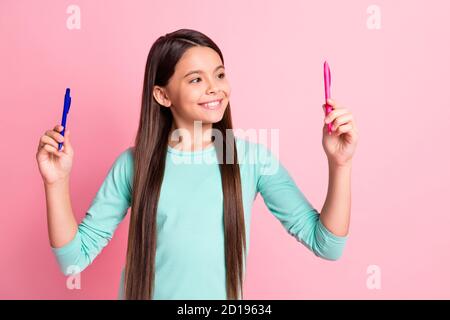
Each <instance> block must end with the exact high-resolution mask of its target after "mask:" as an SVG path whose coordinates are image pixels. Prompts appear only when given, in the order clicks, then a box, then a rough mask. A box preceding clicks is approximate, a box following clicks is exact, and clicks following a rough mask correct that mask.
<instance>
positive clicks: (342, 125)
mask: <svg viewBox="0 0 450 320" xmlns="http://www.w3.org/2000/svg"><path fill="white" fill-rule="evenodd" d="M328 105H330V106H331V107H332V108H333V110H332V111H331V112H330V113H329V114H328V116H326V117H325V120H324V126H323V130H322V131H323V137H322V146H323V148H324V150H325V153H326V155H327V157H328V162H329V163H330V164H333V165H337V166H345V165H351V160H352V157H353V154H354V153H355V150H356V145H357V143H358V129H357V128H356V124H355V120H354V118H353V115H352V113H351V112H350V111H349V110H347V109H346V108H345V107H343V106H341V105H339V104H337V103H336V102H335V101H334V100H332V99H328ZM322 108H323V110H324V112H325V105H322ZM330 122H331V124H332V127H331V135H329V134H328V128H327V126H328V123H330Z"/></svg>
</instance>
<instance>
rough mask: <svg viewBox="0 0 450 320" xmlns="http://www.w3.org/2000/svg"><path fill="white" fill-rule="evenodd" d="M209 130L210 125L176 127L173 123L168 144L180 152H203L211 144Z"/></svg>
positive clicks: (197, 123)
mask: <svg viewBox="0 0 450 320" xmlns="http://www.w3.org/2000/svg"><path fill="white" fill-rule="evenodd" d="M211 129H212V124H211V123H203V122H195V123H194V122H193V123H192V124H190V125H185V124H183V125H178V124H177V123H176V121H173V122H172V127H171V129H170V134H169V141H168V144H169V146H170V147H172V148H174V149H177V150H180V151H199V150H203V149H205V148H208V147H210V146H211V145H212V144H213V142H212V134H211V133H212V131H211Z"/></svg>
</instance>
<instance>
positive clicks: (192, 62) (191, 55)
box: [175, 46, 222, 76]
mask: <svg viewBox="0 0 450 320" xmlns="http://www.w3.org/2000/svg"><path fill="white" fill-rule="evenodd" d="M221 64H222V60H221V59H220V56H219V55H218V54H217V52H216V51H214V50H213V49H211V48H209V47H198V46H195V47H191V48H189V49H187V50H186V52H185V53H184V54H183V56H182V57H181V59H180V60H179V61H178V63H177V65H176V67H175V72H179V73H183V74H182V76H183V75H184V74H185V73H187V72H189V71H192V70H202V71H204V72H210V71H213V70H214V69H215V68H216V67H217V66H218V65H221Z"/></svg>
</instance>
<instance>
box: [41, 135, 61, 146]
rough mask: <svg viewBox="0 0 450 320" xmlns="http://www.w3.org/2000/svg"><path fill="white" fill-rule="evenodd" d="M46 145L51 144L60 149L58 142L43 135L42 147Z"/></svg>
mask: <svg viewBox="0 0 450 320" xmlns="http://www.w3.org/2000/svg"><path fill="white" fill-rule="evenodd" d="M45 144H49V145H51V146H53V147H55V148H58V142H56V141H55V140H54V139H53V138H51V137H49V136H47V135H43V136H42V138H41V146H44V145H45Z"/></svg>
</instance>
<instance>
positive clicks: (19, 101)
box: [0, 0, 450, 299]
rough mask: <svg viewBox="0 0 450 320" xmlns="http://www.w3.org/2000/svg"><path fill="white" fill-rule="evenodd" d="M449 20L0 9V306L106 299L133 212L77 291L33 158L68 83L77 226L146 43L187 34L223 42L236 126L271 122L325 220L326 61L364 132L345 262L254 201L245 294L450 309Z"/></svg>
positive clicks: (409, 14) (339, 11) (168, 7)
mask: <svg viewBox="0 0 450 320" xmlns="http://www.w3.org/2000/svg"><path fill="white" fill-rule="evenodd" d="M449 12H450V3H449V2H448V1H445V0H442V1H431V2H430V1H387V0H379V1H376V2H372V1H361V0H353V1H350V0H348V1H339V2H337V1H331V0H329V1H298V0H296V1H294V0H292V1H287V0H281V1H261V0H245V1H216V0H214V1H211V0H203V1H194V0H190V1H132V2H130V1H82V0H77V1H56V0H54V1H16V0H14V1H13V0H9V1H5V0H3V1H1V2H0V39H1V41H0V46H1V48H0V70H1V71H0V87H1V89H0V110H1V114H0V130H1V132H0V136H1V137H2V139H1V140H2V142H1V157H0V165H1V182H2V184H1V187H0V188H1V190H0V194H1V201H0V206H1V207H0V211H1V215H0V246H1V255H0V259H1V261H0V274H1V276H0V298H3V299H17V298H24V299H52V298H56V299H98V298H100V299H116V297H117V292H118V288H119V280H120V272H121V269H122V267H123V265H124V262H125V253H126V244H127V233H128V224H129V215H128V216H127V218H126V219H125V220H124V221H123V223H122V224H121V225H120V226H119V228H118V229H117V231H116V233H115V234H114V237H113V240H112V242H111V243H110V244H109V245H108V246H107V247H106V248H105V249H104V250H103V251H102V253H101V254H100V255H99V256H98V257H97V258H96V260H95V261H94V263H93V264H92V265H91V266H89V267H88V268H87V269H86V270H85V271H83V272H82V274H81V288H80V289H69V288H68V287H67V286H66V282H67V279H66V277H64V276H63V275H62V273H61V272H60V271H59V269H58V266H57V263H56V259H55V257H54V256H53V254H52V252H51V250H50V246H49V241H48V234H47V222H46V205H45V194H44V188H43V182H42V179H41V177H40V174H39V171H38V167H37V163H36V159H35V154H36V150H37V146H38V142H39V138H40V136H41V135H42V134H44V132H45V131H46V130H48V129H50V128H53V126H54V125H56V124H58V123H59V122H60V121H61V111H62V103H63V97H64V91H65V88H66V87H70V88H71V90H72V107H71V110H70V114H69V119H68V128H70V129H71V132H72V143H73V146H74V149H75V158H74V166H73V169H72V173H71V182H70V183H71V196H72V207H73V210H74V212H75V214H76V216H77V220H78V222H80V221H81V219H82V218H83V217H84V215H85V211H86V210H87V208H88V207H89V205H90V203H91V201H92V200H93V198H94V196H95V193H96V192H97V190H98V188H99V187H100V185H101V183H102V182H103V179H104V178H105V176H106V173H107V172H108V169H109V168H110V166H111V165H112V163H113V161H114V159H115V158H116V157H117V156H118V154H119V153H120V152H121V151H123V150H125V148H127V147H129V146H131V145H132V143H133V141H134V136H135V133H136V130H137V125H138V119H139V111H140V98H141V91H142V84H143V72H144V67H145V61H146V58H147V54H148V51H149V49H150V47H151V45H152V43H153V42H154V41H155V40H156V39H157V38H158V37H159V36H161V35H164V34H166V33H168V32H172V31H174V30H177V29H180V28H190V29H196V30H199V31H201V32H203V33H205V34H206V35H208V36H210V37H211V38H212V39H213V40H214V41H215V42H216V43H217V44H218V45H219V47H220V48H221V49H222V51H223V53H224V58H225V66H226V68H227V76H228V78H229V80H230V83H231V86H232V94H231V100H230V102H231V107H232V115H233V120H234V127H235V128H242V129H250V128H254V129H268V130H270V129H278V130H279V134H280V154H279V156H280V160H281V161H282V163H283V164H284V165H285V166H286V167H287V169H288V170H289V172H290V173H291V175H292V176H293V177H294V179H295V181H296V183H297V184H298V186H299V188H300V189H301V190H302V191H303V192H304V194H305V195H306V196H307V198H308V199H309V200H310V201H311V203H312V204H313V205H314V206H315V207H316V208H317V209H318V210H319V211H320V210H321V208H322V205H323V203H324V201H325V196H326V192H327V184H328V167H327V161H326V156H325V153H324V151H323V148H322V145H321V138H322V137H321V134H322V125H323V111H322V107H321V105H322V103H323V100H324V93H323V73H322V65H323V61H324V60H325V59H326V60H327V61H328V62H329V63H330V66H331V71H332V96H333V97H334V98H335V100H337V101H338V102H340V103H342V104H343V105H345V106H346V107H347V108H348V109H349V110H351V111H352V112H353V114H354V116H355V120H356V123H357V125H358V128H359V132H360V141H359V144H358V149H357V151H356V155H355V157H354V159H353V172H352V216H351V228H350V235H349V239H348V242H347V246H346V248H345V251H344V254H343V256H342V258H341V259H340V260H338V261H325V260H323V259H320V258H318V257H316V256H314V255H313V254H312V252H310V251H308V250H307V249H306V248H305V247H303V246H302V245H301V244H300V243H299V242H297V241H296V240H295V238H293V237H291V236H290V235H289V234H288V233H287V232H286V231H285V230H284V229H283V227H282V225H281V224H280V223H279V222H278V221H277V220H276V218H275V217H274V216H273V215H271V214H270V212H269V210H268V209H267V208H266V207H265V205H264V203H263V201H262V198H261V196H258V197H257V199H256V201H255V204H254V207H253V210H252V228H251V243H250V251H249V258H248V261H247V263H248V264H247V274H246V279H245V287H244V298H245V299H316V298H326V299H329V298H330V299H331V298H344V299H347V298H356V299H392V298H425V299H428V298H450V285H449V284H450V281H449V277H450V276H449V273H448V270H450V250H449V247H450V238H449V237H448V230H449V227H450V215H449V209H448V205H447V203H448V199H449V195H450V192H449V191H450V190H449V189H450V188H449V186H448V181H450V174H449V171H450V170H449V163H450V159H449V158H450V153H449V144H450V143H449V140H448V139H449V132H450V128H449V125H450V121H449V115H450V108H449V107H450V102H449V97H448V92H449V90H448V84H449V72H450V70H449V69H450V68H449V66H450V62H449V59H448V57H449V56H450V47H449V43H450V42H449V41H447V40H448V36H449V30H450V22H449V19H448V13H449Z"/></svg>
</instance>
